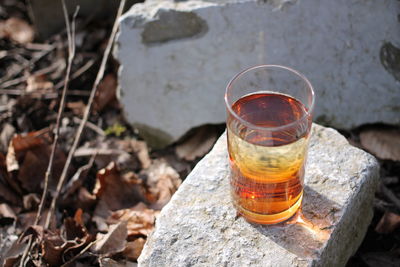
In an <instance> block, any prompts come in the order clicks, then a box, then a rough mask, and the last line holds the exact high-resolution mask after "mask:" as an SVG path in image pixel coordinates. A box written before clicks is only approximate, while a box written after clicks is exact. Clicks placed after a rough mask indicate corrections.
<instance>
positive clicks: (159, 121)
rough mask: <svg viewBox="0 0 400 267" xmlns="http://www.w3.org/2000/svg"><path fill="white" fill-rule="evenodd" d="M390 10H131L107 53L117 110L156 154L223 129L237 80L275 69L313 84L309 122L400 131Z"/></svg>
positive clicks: (265, 5)
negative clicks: (189, 136) (242, 74)
mask: <svg viewBox="0 0 400 267" xmlns="http://www.w3.org/2000/svg"><path fill="white" fill-rule="evenodd" d="M399 10H400V2H399V1H396V0H382V1H374V0H363V1H360V0H336V1H330V0H322V1H321V0H308V1H296V0H273V1H261V0H241V1H238V0H225V1H175V2H174V1H159V0H158V1H154V0H153V1H147V2H145V3H143V4H136V5H134V6H133V7H132V8H131V9H130V11H129V12H127V13H126V14H125V15H124V16H123V17H122V19H121V24H120V25H121V28H120V29H121V31H120V34H119V37H118V40H117V45H116V49H115V55H116V57H117V58H118V60H119V61H120V63H121V69H120V76H119V82H120V87H121V102H122V103H123V105H124V106H125V112H126V114H127V118H128V119H129V120H130V121H131V122H132V123H133V124H135V125H136V126H138V128H139V131H140V132H141V133H142V135H143V136H144V137H145V138H146V139H147V140H148V141H149V140H150V141H151V143H152V144H153V145H154V144H155V145H156V146H162V145H165V144H168V143H170V142H172V141H174V140H176V139H177V138H179V137H180V136H182V135H183V134H184V133H185V132H187V131H188V130H189V129H191V128H192V127H196V126H200V125H202V124H206V123H221V122H223V121H224V120H225V107H224V102H223V95H224V91H225V87H226V85H227V84H228V82H229V80H230V79H231V78H232V77H233V76H234V75H235V74H236V73H238V72H239V71H241V70H243V69H245V68H247V67H250V66H253V65H258V64H282V65H287V66H289V67H293V68H294V69H297V70H299V71H300V72H302V73H303V74H305V75H306V76H307V77H308V78H309V79H310V81H311V83H312V84H313V85H314V87H315V91H316V96H317V105H316V109H315V118H316V121H319V122H321V123H323V124H324V125H331V126H334V127H336V128H351V127H354V126H359V125H361V124H365V123H374V122H386V123H391V124H399V123H400V104H399V103H400V82H399V79H400V78H399V77H400V69H399V64H398V60H396V59H398V58H399V57H400V52H399V51H400V50H399V47H400V35H399V34H398V32H399V30H400V23H399V22H398V13H399ZM371 14H373V19H371Z"/></svg>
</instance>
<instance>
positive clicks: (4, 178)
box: [0, 153, 21, 206]
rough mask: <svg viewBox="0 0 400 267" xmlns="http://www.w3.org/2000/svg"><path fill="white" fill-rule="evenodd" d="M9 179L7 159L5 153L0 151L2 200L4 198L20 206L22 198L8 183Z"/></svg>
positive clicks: (0, 190)
mask: <svg viewBox="0 0 400 267" xmlns="http://www.w3.org/2000/svg"><path fill="white" fill-rule="evenodd" d="M9 180H10V178H9V177H8V173H7V166H6V159H5V157H4V155H3V154H1V153H0V201H2V200H4V201H7V202H9V203H10V204H13V205H16V206H20V205H21V198H20V197H19V195H18V193H17V192H15V191H14V190H13V189H12V188H11V187H10V186H9V185H8V181H9Z"/></svg>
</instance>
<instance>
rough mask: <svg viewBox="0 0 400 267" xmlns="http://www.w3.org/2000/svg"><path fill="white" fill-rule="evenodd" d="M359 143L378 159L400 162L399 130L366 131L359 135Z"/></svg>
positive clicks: (376, 129)
mask: <svg viewBox="0 0 400 267" xmlns="http://www.w3.org/2000/svg"><path fill="white" fill-rule="evenodd" d="M360 141H361V145H362V146H363V147H364V148H365V149H367V150H368V151H369V152H371V153H372V154H374V155H375V156H377V157H378V158H381V159H390V160H397V161H400V130H396V129H378V128H375V129H367V130H364V131H362V132H361V133H360Z"/></svg>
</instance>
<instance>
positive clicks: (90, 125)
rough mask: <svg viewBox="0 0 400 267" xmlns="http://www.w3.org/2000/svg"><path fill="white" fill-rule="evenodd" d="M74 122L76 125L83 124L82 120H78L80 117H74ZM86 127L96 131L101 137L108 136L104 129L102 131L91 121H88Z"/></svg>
mask: <svg viewBox="0 0 400 267" xmlns="http://www.w3.org/2000/svg"><path fill="white" fill-rule="evenodd" d="M73 120H74V122H75V123H79V124H80V123H82V120H81V119H80V118H78V117H74V118H73ZM85 126H86V127H88V128H89V129H91V130H93V131H95V132H96V133H97V134H99V135H100V136H106V134H105V132H104V131H103V129H101V128H100V127H99V126H97V125H96V124H94V123H91V122H90V121H87V122H86V125H85Z"/></svg>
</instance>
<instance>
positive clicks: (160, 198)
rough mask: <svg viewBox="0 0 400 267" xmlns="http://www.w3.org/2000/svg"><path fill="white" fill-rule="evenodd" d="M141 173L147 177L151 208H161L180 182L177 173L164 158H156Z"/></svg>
mask: <svg viewBox="0 0 400 267" xmlns="http://www.w3.org/2000/svg"><path fill="white" fill-rule="evenodd" d="M141 175H144V176H146V177H147V179H146V185H147V187H148V200H149V201H150V202H152V203H153V205H152V208H154V209H161V208H162V207H163V206H164V205H165V204H167V203H168V201H169V200H170V199H171V197H172V195H173V194H174V193H175V192H176V190H177V189H178V187H179V186H180V184H181V183H182V181H181V179H180V178H179V174H178V173H177V172H176V171H175V169H173V168H172V167H171V166H169V165H168V164H167V162H166V161H165V160H162V159H157V160H154V161H153V164H152V165H151V166H150V167H149V168H148V169H146V170H143V171H142V172H141Z"/></svg>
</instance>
